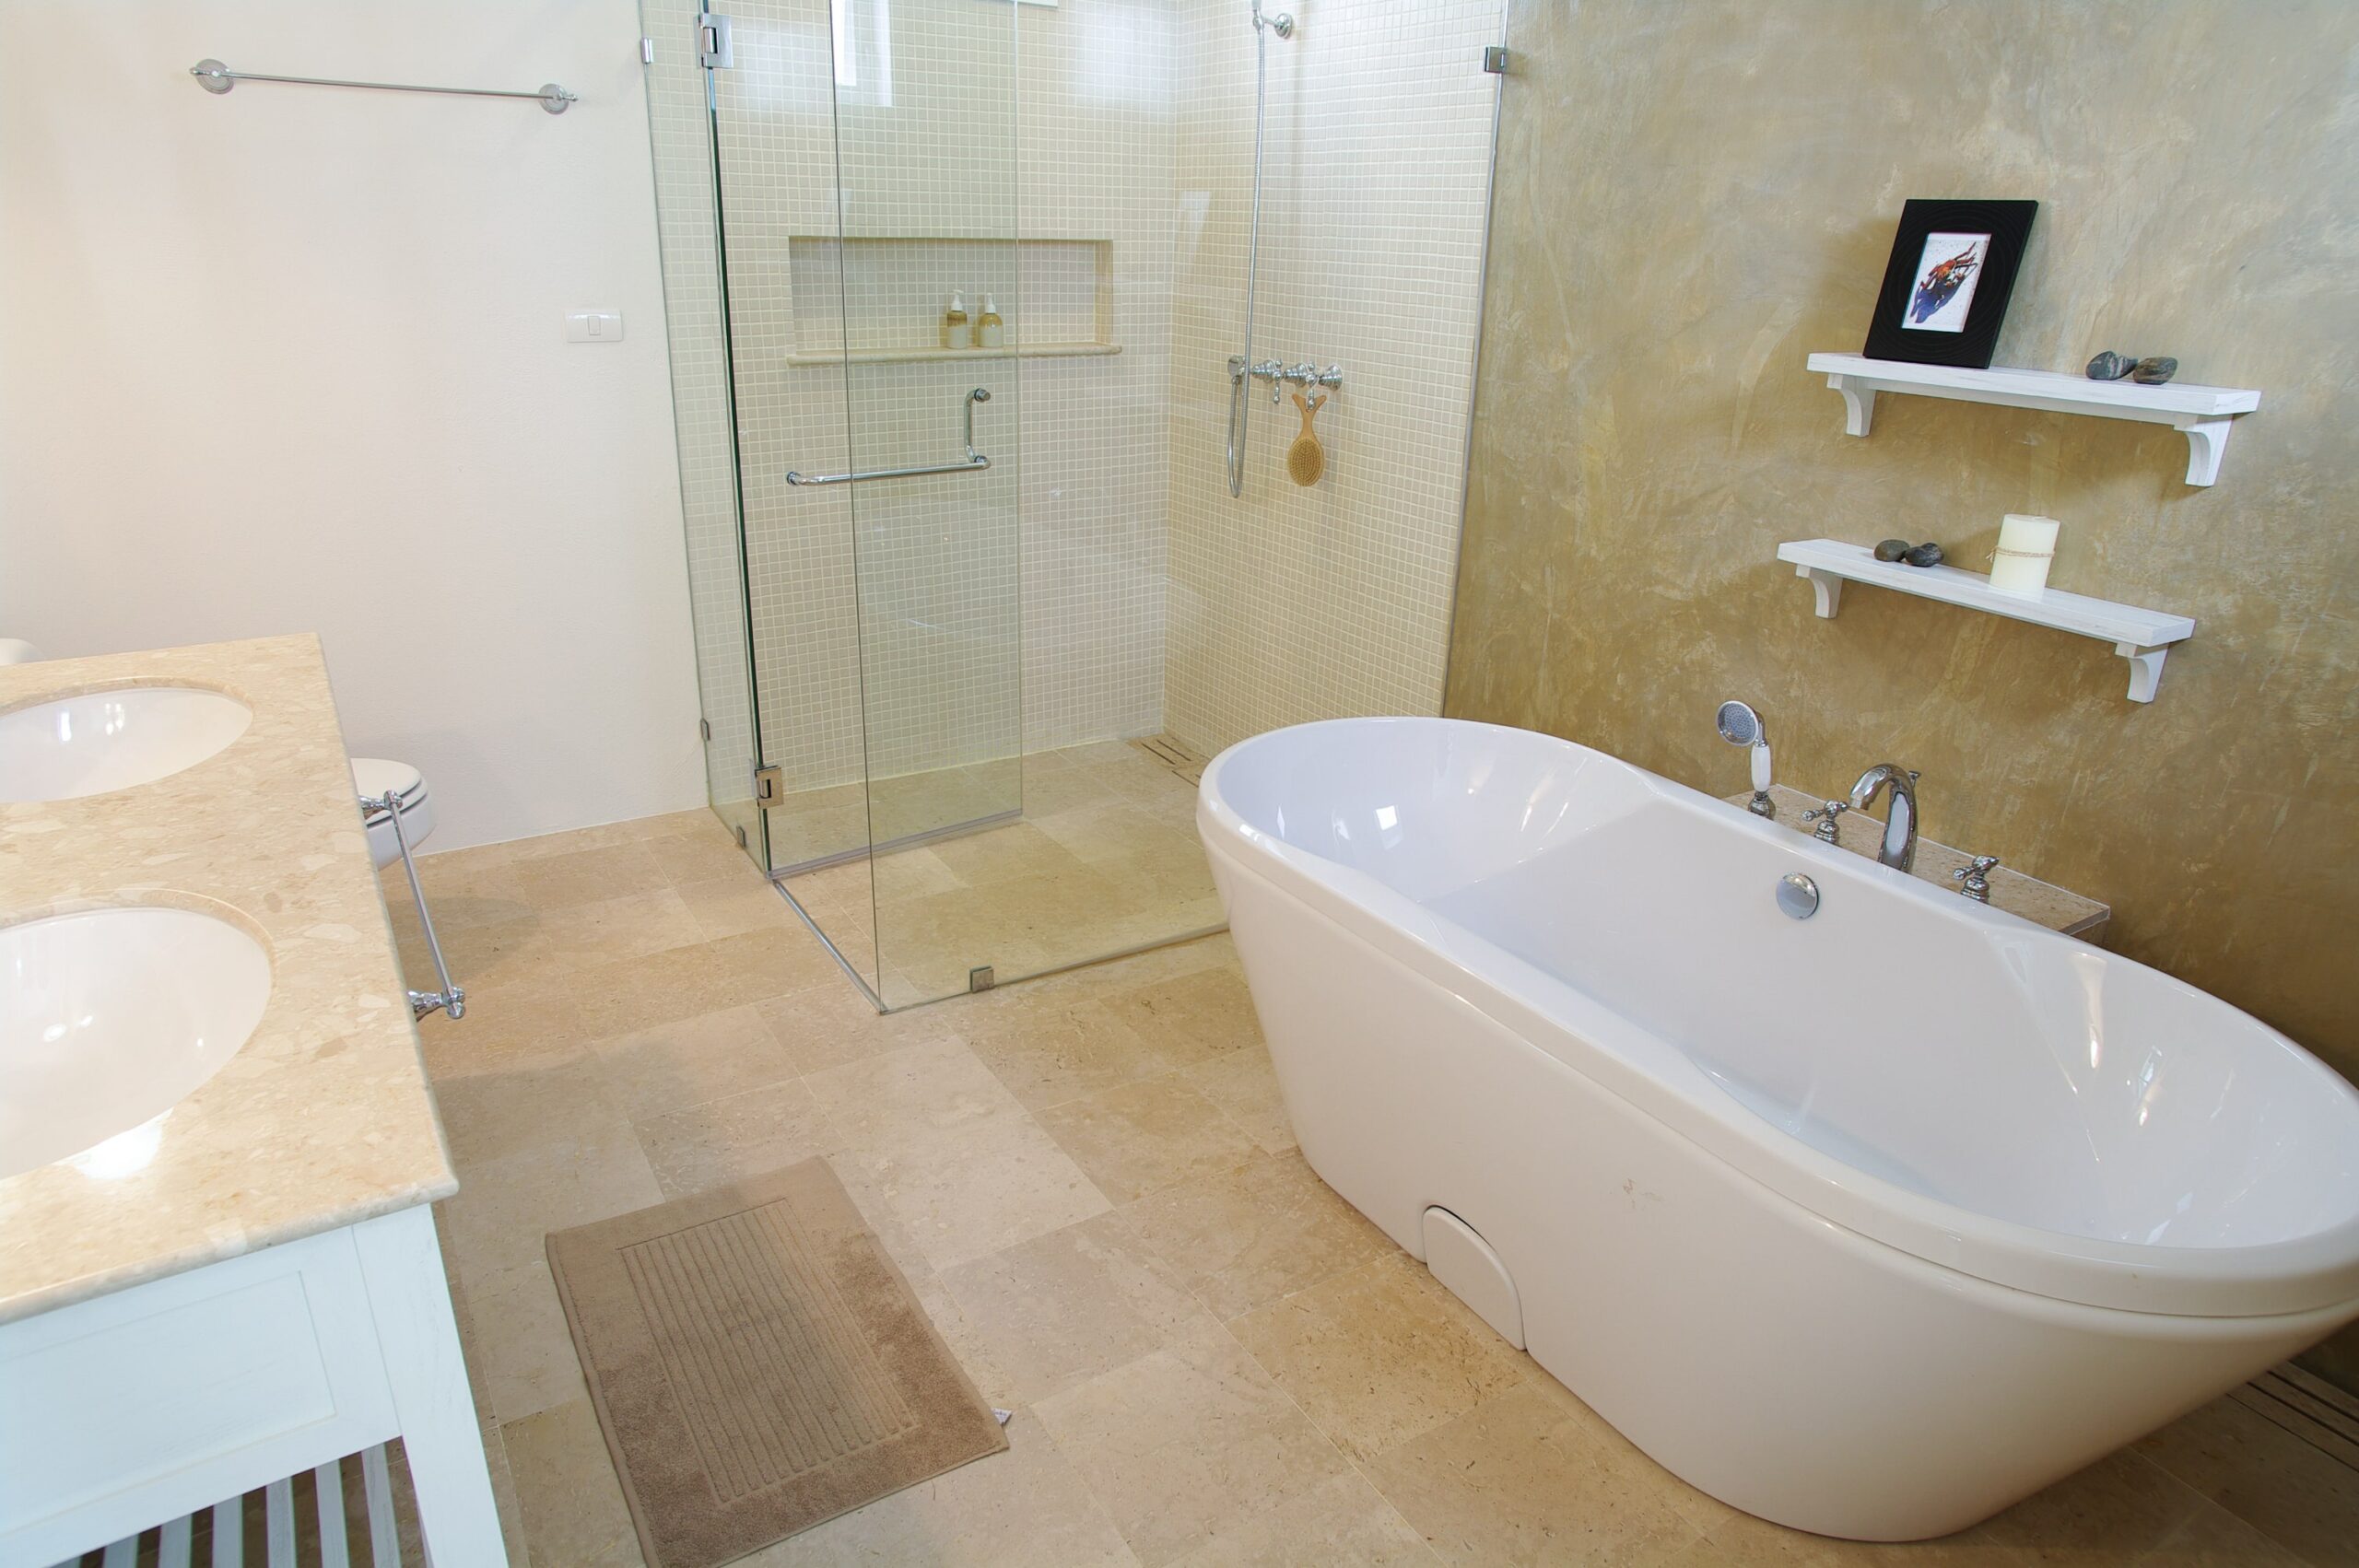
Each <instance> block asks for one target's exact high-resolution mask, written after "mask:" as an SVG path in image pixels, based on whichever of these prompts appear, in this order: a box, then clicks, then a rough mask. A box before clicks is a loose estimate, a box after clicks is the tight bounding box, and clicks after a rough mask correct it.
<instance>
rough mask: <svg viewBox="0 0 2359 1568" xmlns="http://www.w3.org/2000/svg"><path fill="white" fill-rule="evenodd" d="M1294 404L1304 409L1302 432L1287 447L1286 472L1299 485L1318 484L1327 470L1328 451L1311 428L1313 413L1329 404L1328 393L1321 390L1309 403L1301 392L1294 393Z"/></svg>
mask: <svg viewBox="0 0 2359 1568" xmlns="http://www.w3.org/2000/svg"><path fill="white" fill-rule="evenodd" d="M1294 405H1295V406H1296V407H1297V408H1299V409H1301V410H1302V434H1301V435H1299V436H1297V437H1296V438H1295V439H1294V445H1292V446H1290V447H1288V448H1287V449H1286V473H1287V474H1290V475H1292V476H1293V479H1294V482H1295V483H1296V484H1297V485H1304V486H1309V485H1316V484H1318V483H1319V476H1320V474H1324V473H1326V472H1327V453H1326V451H1325V449H1323V448H1321V447H1320V444H1319V438H1318V436H1317V435H1315V434H1313V433H1312V431H1311V428H1310V419H1311V415H1315V414H1317V413H1318V412H1319V411H1320V409H1322V408H1324V407H1326V406H1327V394H1326V393H1325V392H1320V394H1319V395H1318V396H1317V397H1314V398H1312V399H1310V400H1309V402H1308V403H1306V402H1304V401H1303V396H1302V394H1301V393H1300V392H1297V393H1295V394H1294Z"/></svg>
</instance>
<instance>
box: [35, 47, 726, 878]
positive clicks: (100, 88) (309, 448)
mask: <svg viewBox="0 0 2359 1568" xmlns="http://www.w3.org/2000/svg"><path fill="white" fill-rule="evenodd" d="M104 12H105V14H104V15H103V16H102V17H100V16H96V15H94V14H93V13H91V12H90V11H89V10H88V8H87V7H75V6H33V5H29V4H0V59H6V61H7V62H8V64H9V81H8V85H7V88H6V91H5V92H0V636H17V637H25V638H31V639H32V640H34V641H36V642H38V643H41V644H42V645H43V646H44V647H45V648H46V649H47V650H48V651H50V652H51V653H53V654H56V655H72V654H79V653H96V652H104V651H111V650H115V649H134V648H142V647H156V646H165V645H171V644H179V643H189V642H205V641H213V640H217V639H221V638H237V637H247V636H255V635H260V634H264V633H272V632H284V631H293V630H317V631H318V632H320V633H321V634H322V635H323V638H325V641H326V646H327V650H328V657H329V661H330V665H331V669H332V671H333V673H334V679H335V688H336V696H337V701H338V706H339V708H340V709H341V711H342V714H343V719H344V725H345V733H346V740H347V742H348V743H349V744H350V745H351V747H352V749H353V750H355V751H356V752H360V753H363V754H373V755H386V756H396V757H402V758H405V759H406V760H409V761H412V762H415V763H416V764H417V765H418V766H420V767H421V768H423V769H424V770H425V772H426V774H427V776H428V778H429V779H430V780H431V781H432V784H433V788H434V791H435V795H436V799H437V802H438V803H439V805H440V811H441V815H442V823H443V830H442V832H441V833H440V835H438V837H437V838H436V841H435V844H434V846H433V847H434V848H438V849H441V848H455V847H457V846H459V845H462V844H468V843H479V842H487V841H497V840H500V839H506V838H512V837H523V836H527V835H531V834H537V833H547V832H553V831H556V830H558V829H561V828H567V827H575V826H581V825H587V824H592V823H599V822H607V821H615V820H619V819H623V818H628V817H633V816H640V815H645V814H649V813H657V812H666V811H678V810H683V809H687V808H689V807H692V806H696V805H698V804H700V803H701V802H703V800H704V781H703V777H702V770H701V764H700V759H699V755H698V742H697V736H696V729H695V725H696V719H697V693H696V686H695V673H694V665H693V662H692V657H691V639H690V632H689V625H688V609H687V583H686V572H685V568H684V564H683V550H682V541H681V524H680V504H679V495H678V487H677V483H676V474H675V462H674V455H673V436H672V417H671V409H670V406H669V402H668V382H667V379H666V371H665V363H664V341H663V289H662V281H661V277H660V275H659V273H658V270H657V258H656V237H655V225H654V214H653V206H652V196H651V183H650V181H651V176H650V169H649V152H648V136H647V121H646V112H645V104H644V99H643V93H642V88H641V85H640V64H639V58H638V38H639V25H638V18H637V12H636V7H635V6H633V4H632V3H631V0H542V3H536V4H530V5H526V4H513V3H511V4H499V5H486V4H482V3H481V0H474V3H468V4H459V3H456V0H403V4H401V5H398V6H370V5H362V4H358V3H357V0H211V3H208V4H206V5H204V6H185V5H169V4H163V3H160V0H152V3H147V4H140V5H136V6H132V5H115V6H107V7H105V8H104ZM94 28H95V29H98V30H97V34H96V35H94V33H93V29H94ZM94 36H100V37H102V39H103V46H102V47H99V48H93V46H92V39H93V37H94ZM208 55H210V56H216V57H218V58H220V59H222V60H224V61H226V62H228V63H229V64H230V65H231V66H232V67H233V68H239V69H245V70H254V71H265V72H273V73H285V74H292V75H310V76H346V77H357V78H363V79H376V80H385V81H409V82H425V83H437V84H452V85H469V86H487V87H501V88H534V87H537V86H539V85H540V84H541V83H542V82H544V81H548V80H556V81H559V82H562V83H564V84H565V85H566V86H567V87H569V88H571V89H573V90H574V91H575V92H577V93H579V94H581V102H579V103H577V104H576V105H574V106H573V108H572V109H571V110H570V111H569V112H567V113H566V114H564V115H562V116H556V117H553V116H550V115H547V114H545V113H544V112H542V111H541V110H540V109H539V108H538V107H537V106H535V105H534V104H531V103H527V102H517V101H507V100H499V99H449V98H429V97H424V96H417V95H409V94H390V93H388V94H379V93H361V92H350V91H337V90H332V89H327V88H299V87H280V86H274V85H266V84H245V85H241V86H240V87H239V88H237V89H236V90H235V91H233V92H232V93H230V94H229V95H228V96H227V97H223V98H216V97H213V96H211V95H209V94H207V93H205V92H204V91H203V90H201V89H200V88H198V87H197V85H196V84H195V82H194V80H193V79H192V78H191V77H190V76H189V75H188V67H189V66H190V65H191V64H194V62H195V61H197V60H198V59H200V58H202V57H205V56H208ZM569 307H573V308H581V307H600V308H610V309H618V310H622V311H623V312H624V315H625V319H626V323H627V332H628V335H627V337H626V339H625V341H624V342H623V343H621V344H619V345H612V346H601V347H590V346H572V345H567V344H566V342H565V341H564V336H565V334H564V322H563V316H564V312H565V310H567V309H568V308H569Z"/></svg>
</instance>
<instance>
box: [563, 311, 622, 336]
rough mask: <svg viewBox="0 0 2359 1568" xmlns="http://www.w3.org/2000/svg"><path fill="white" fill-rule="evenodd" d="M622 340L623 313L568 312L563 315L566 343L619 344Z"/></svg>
mask: <svg viewBox="0 0 2359 1568" xmlns="http://www.w3.org/2000/svg"><path fill="white" fill-rule="evenodd" d="M622 340H623V313H622V312H621V311H620V310H568V311H567V312H566V313H565V341H566V342H568V343H620V342H621V341H622Z"/></svg>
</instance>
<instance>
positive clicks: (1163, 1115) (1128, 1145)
mask: <svg viewBox="0 0 2359 1568" xmlns="http://www.w3.org/2000/svg"><path fill="white" fill-rule="evenodd" d="M1039 1114H1040V1125H1041V1126H1042V1127H1044V1128H1046V1129H1048V1130H1049V1134H1050V1136H1051V1137H1053V1138H1054V1139H1055V1140H1056V1141H1058V1142H1059V1143H1060V1144H1062V1146H1063V1147H1064V1150H1065V1152H1066V1153H1069V1154H1071V1155H1072V1156H1073V1157H1074V1161H1075V1162H1076V1163H1077V1164H1079V1165H1080V1166H1081V1168H1082V1169H1083V1170H1085V1171H1087V1172H1088V1173H1089V1177H1090V1179H1091V1180H1092V1181H1095V1182H1096V1183H1097V1185H1098V1187H1099V1188H1100V1189H1102V1190H1103V1191H1104V1192H1105V1193H1106V1195H1107V1196H1108V1197H1109V1198H1111V1199H1114V1200H1115V1201H1116V1202H1118V1203H1127V1202H1130V1201H1131V1200H1132V1199H1138V1198H1144V1197H1145V1196H1146V1195H1147V1194H1148V1193H1150V1192H1155V1191H1158V1190H1160V1189H1162V1188H1167V1187H1170V1186H1173V1185H1174V1184H1176V1183H1179V1182H1182V1181H1186V1180H1188V1179H1189V1178H1191V1177H1193V1176H1210V1175H1212V1174H1214V1173H1215V1172H1217V1171H1225V1170H1233V1169H1234V1168H1236V1167H1237V1166H1238V1165H1240V1164H1244V1163H1245V1162H1246V1161H1247V1160H1248V1159H1250V1158H1251V1157H1252V1156H1253V1155H1254V1154H1255V1153H1257V1151H1256V1149H1255V1147H1254V1144H1253V1141H1252V1140H1251V1139H1250V1138H1248V1137H1247V1136H1246V1135H1245V1132H1244V1129H1241V1128H1239V1127H1238V1125H1237V1124H1236V1123H1235V1122H1233V1121H1231V1120H1229V1119H1228V1117H1227V1116H1226V1114H1225V1113H1224V1112H1223V1111H1222V1110H1221V1108H1220V1107H1219V1106H1215V1105H1214V1104H1213V1103H1212V1102H1211V1101H1210V1100H1207V1099H1205V1098H1204V1097H1203V1095H1202V1094H1197V1093H1196V1092H1195V1091H1194V1090H1193V1089H1191V1088H1189V1087H1188V1086H1187V1084H1186V1083H1184V1082H1181V1081H1180V1079H1179V1078H1178V1077H1177V1076H1174V1075H1170V1074H1167V1075H1165V1076H1163V1077H1160V1078H1150V1079H1147V1080H1144V1082H1137V1083H1127V1084H1123V1085H1121V1087H1119V1088H1114V1089H1108V1090H1104V1091H1101V1092H1100V1093H1098V1094H1091V1095H1087V1096H1086V1097H1084V1098H1082V1099H1078V1100H1069V1101H1067V1102H1065V1103H1064V1104H1063V1105H1061V1106H1052V1107H1050V1109H1048V1110H1044V1111H1042V1112H1041V1113H1039Z"/></svg>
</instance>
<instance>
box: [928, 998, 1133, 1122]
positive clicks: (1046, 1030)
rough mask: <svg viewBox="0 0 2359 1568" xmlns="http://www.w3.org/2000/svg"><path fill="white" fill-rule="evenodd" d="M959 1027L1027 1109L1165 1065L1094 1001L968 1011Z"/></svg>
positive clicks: (1093, 1091) (1129, 1079) (1106, 1086)
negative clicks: (984, 1013) (962, 1024)
mask: <svg viewBox="0 0 2359 1568" xmlns="http://www.w3.org/2000/svg"><path fill="white" fill-rule="evenodd" d="M1023 989H1024V988H1022V987H1017V988H1015V992H1011V994H1016V993H1020V992H1021V991H1022V990H1023ZM1059 1000H1062V999H1059ZM962 1032H963V1033H964V1035H965V1036H966V1039H967V1043H968V1046H969V1047H972V1048H973V1050H974V1052H975V1054H976V1055H977V1056H979V1057H980V1058H981V1059H983V1062H984V1064H985V1065H986V1066H988V1067H989V1068H990V1069H991V1070H992V1073H993V1074H995V1075H996V1076H997V1077H998V1079H999V1081H1000V1082H1003V1083H1004V1084H1006V1085H1007V1087H1008V1089H1009V1091H1010V1092H1011V1093H1012V1094H1015V1097H1016V1099H1017V1100H1019V1101H1021V1102H1022V1103H1023V1104H1024V1106H1026V1107H1027V1109H1030V1110H1043V1109H1046V1108H1047V1107H1049V1106H1061V1105H1063V1104H1064V1103H1065V1102H1067V1101H1069V1100H1077V1099H1080V1098H1082V1097H1083V1096H1084V1095H1086V1094H1097V1092H1099V1091H1100V1090H1104V1089H1111V1088H1114V1087H1116V1086H1117V1085H1120V1084H1123V1083H1130V1082H1136V1081H1137V1080H1139V1079H1142V1078H1148V1077H1153V1076H1156V1074H1159V1073H1161V1072H1162V1071H1164V1064H1163V1062H1162V1060H1161V1059H1160V1058H1158V1057H1157V1056H1156V1054H1155V1053H1154V1052H1152V1051H1150V1050H1148V1049H1147V1047H1146V1046H1145V1044H1144V1042H1143V1041H1141V1040H1140V1039H1139V1037H1138V1036H1137V1035H1135V1034H1133V1032H1132V1031H1131V1028H1130V1026H1129V1025H1128V1024H1124V1023H1122V1022H1121V1020H1119V1019H1117V1018H1115V1017H1114V1016H1113V1014H1111V1013H1109V1012H1107V1011H1106V1010H1105V1009H1104V1008H1102V1007H1099V1006H1097V1004H1096V1003H1094V1002H1086V1001H1085V1002H1078V1003H1070V1004H1067V1005H1050V1006H1046V1007H1037V1006H1036V1007H1024V1008H1008V1009H1002V1010H1000V1011H999V1012H996V1013H994V1014H991V1015H980V1014H978V1013H971V1012H970V1013H969V1014H968V1015H967V1020H966V1022H965V1024H964V1026H963V1030H962Z"/></svg>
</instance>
